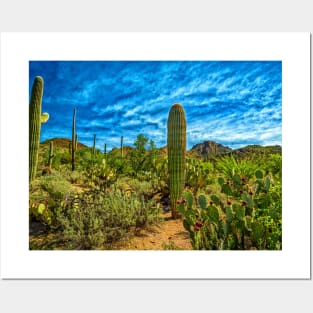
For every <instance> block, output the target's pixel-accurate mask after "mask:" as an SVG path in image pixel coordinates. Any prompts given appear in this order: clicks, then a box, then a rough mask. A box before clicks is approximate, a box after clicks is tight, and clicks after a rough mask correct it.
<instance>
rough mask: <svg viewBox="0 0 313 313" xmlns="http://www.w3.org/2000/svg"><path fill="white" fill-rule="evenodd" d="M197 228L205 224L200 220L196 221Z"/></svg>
mask: <svg viewBox="0 0 313 313" xmlns="http://www.w3.org/2000/svg"><path fill="white" fill-rule="evenodd" d="M195 226H196V230H200V228H201V227H202V226H203V224H202V223H201V222H200V221H196V224H195Z"/></svg>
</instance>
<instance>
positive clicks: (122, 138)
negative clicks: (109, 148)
mask: <svg viewBox="0 0 313 313" xmlns="http://www.w3.org/2000/svg"><path fill="white" fill-rule="evenodd" d="M123 140H124V137H123V136H121V156H122V157H123Z"/></svg>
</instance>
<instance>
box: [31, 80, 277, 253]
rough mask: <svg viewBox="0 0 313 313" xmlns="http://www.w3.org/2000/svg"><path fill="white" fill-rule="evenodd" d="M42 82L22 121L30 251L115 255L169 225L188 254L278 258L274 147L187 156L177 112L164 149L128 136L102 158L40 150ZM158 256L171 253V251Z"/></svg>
mask: <svg viewBox="0 0 313 313" xmlns="http://www.w3.org/2000/svg"><path fill="white" fill-rule="evenodd" d="M42 94H43V80H42V78H40V77H37V78H36V79H35V81H34V84H33V91H32V95H31V100H30V115H29V132H30V134H29V138H30V142H29V222H30V240H29V247H30V249H35V250H36V249H51V250H53V249H64V250H65V249H67V250H73V249H74V250H78V249H79V250H90V249H116V248H117V247H119V244H120V243H121V242H125V240H126V241H127V240H129V239H130V238H132V237H134V236H140V234H141V233H142V231H146V232H149V230H150V229H151V227H153V226H157V227H160V229H161V230H162V225H163V224H164V223H167V221H168V220H169V219H174V220H176V221H177V223H178V225H180V227H181V230H182V231H184V232H185V235H186V236H188V240H189V241H190V244H191V245H190V246H191V247H192V249H195V250H280V249H282V155H281V147H280V146H273V147H269V146H268V147H262V146H256V145H255V146H247V147H243V148H240V149H236V150H232V149H230V148H228V147H225V146H223V145H221V144H218V143H216V142H213V141H207V142H203V143H199V144H198V145H196V146H195V147H193V148H192V149H190V150H188V151H187V148H186V136H187V135H186V128H187V127H188V120H187V119H186V115H185V111H184V108H183V106H182V105H181V104H174V105H173V106H172V107H171V108H170V110H169V115H168V124H167V128H168V130H167V146H165V147H157V146H156V145H155V143H154V141H153V140H152V139H151V138H148V137H147V136H146V135H145V134H140V133H139V134H138V135H137V137H136V138H133V146H132V147H130V146H124V137H123V136H121V137H120V146H119V147H116V148H113V149H112V150H111V151H107V147H106V144H105V143H103V149H102V150H100V149H97V148H96V142H97V134H94V137H93V146H91V147H87V146H85V145H83V144H82V143H80V142H79V133H77V131H76V116H77V114H78V111H77V109H76V108H75V109H74V110H73V112H70V114H72V125H69V129H70V128H71V132H72V138H51V139H49V140H47V141H45V142H41V143H40V128H41V126H42V125H41V124H42V123H43V122H46V124H45V125H43V126H42V127H49V120H48V119H49V115H48V114H47V113H46V114H42V112H41V101H42ZM161 244H163V245H162V247H163V249H166V250H168V249H171V250H172V249H181V247H179V246H177V245H176V244H175V242H169V243H161Z"/></svg>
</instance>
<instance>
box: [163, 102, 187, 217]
mask: <svg viewBox="0 0 313 313" xmlns="http://www.w3.org/2000/svg"><path fill="white" fill-rule="evenodd" d="M167 151H168V152H167V153H168V171H169V189H170V206H171V211H172V217H173V218H178V217H179V214H178V210H177V200H179V199H180V198H181V197H182V193H183V189H184V186H185V157H186V116H185V111H184V109H183V107H182V105H181V104H179V103H175V104H174V105H173V106H172V107H171V110H170V112H169V115H168V120H167Z"/></svg>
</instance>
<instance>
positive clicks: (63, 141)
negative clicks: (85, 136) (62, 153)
mask: <svg viewBox="0 0 313 313" xmlns="http://www.w3.org/2000/svg"><path fill="white" fill-rule="evenodd" d="M50 141H53V146H54V147H55V148H60V149H68V145H69V144H70V143H72V140H69V139H67V138H52V139H48V140H46V141H44V142H42V143H41V145H42V146H48V145H49V142H50ZM77 148H78V149H82V148H88V147H87V146H86V145H84V144H82V143H80V142H79V141H78V142H77Z"/></svg>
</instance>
